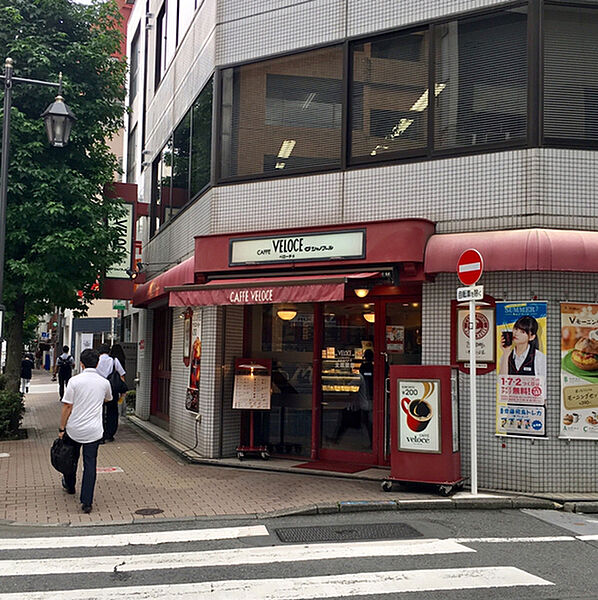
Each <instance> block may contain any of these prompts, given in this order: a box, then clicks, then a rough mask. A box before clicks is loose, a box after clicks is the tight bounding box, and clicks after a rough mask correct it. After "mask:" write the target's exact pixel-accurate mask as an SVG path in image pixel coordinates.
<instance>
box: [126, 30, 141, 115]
mask: <svg viewBox="0 0 598 600" xmlns="http://www.w3.org/2000/svg"><path fill="white" fill-rule="evenodd" d="M139 51H140V49H139V29H137V31H136V32H135V35H134V36H133V41H132V42H131V57H130V61H131V64H130V67H129V69H130V72H129V106H131V105H132V104H133V102H134V100H135V97H136V96H137V88H138V87H139V64H140V62H141V61H140V56H139Z"/></svg>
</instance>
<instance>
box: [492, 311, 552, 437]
mask: <svg viewBox="0 0 598 600" xmlns="http://www.w3.org/2000/svg"><path fill="white" fill-rule="evenodd" d="M546 312H547V304H546V302H497V303H496V365H497V368H496V371H497V384H496V401H497V407H496V433H497V434H498V435H523V436H534V437H538V436H543V435H546V433H545V421H546V415H545V403H546Z"/></svg>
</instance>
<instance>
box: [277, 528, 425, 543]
mask: <svg viewBox="0 0 598 600" xmlns="http://www.w3.org/2000/svg"><path fill="white" fill-rule="evenodd" d="M274 531H275V532H276V535H277V536H278V538H279V539H280V541H281V542H291V543H295V544H296V543H302V542H346V541H353V540H392V539H411V538H418V537H423V534H422V533H420V532H419V531H417V529H414V528H413V527H411V526H410V525H405V524H404V523H371V524H367V523H363V524H359V525H326V526H322V527H284V528H281V529H275V530H274Z"/></svg>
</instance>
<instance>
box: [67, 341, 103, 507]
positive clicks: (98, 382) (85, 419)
mask: <svg viewBox="0 0 598 600" xmlns="http://www.w3.org/2000/svg"><path fill="white" fill-rule="evenodd" d="M98 360H99V355H98V352H97V350H92V349H90V348H88V349H87V350H83V352H81V366H82V367H83V371H82V372H81V373H79V375H75V376H74V377H73V378H71V380H70V381H69V383H68V385H67V387H66V391H65V393H64V397H63V398H62V414H61V417H60V428H59V429H58V436H59V437H61V438H63V439H64V440H65V442H66V443H67V444H71V445H72V446H74V447H75V454H76V457H77V460H76V462H77V463H78V462H79V453H80V451H81V448H83V480H82V482H81V496H80V499H81V509H82V510H83V512H84V513H90V512H91V507H92V505H93V491H94V487H95V484H96V465H97V459H98V447H99V444H100V440H101V439H102V436H103V433H104V427H103V425H102V408H103V406H104V403H105V402H108V401H110V400H112V390H111V389H110V384H109V383H108V380H107V379H104V377H102V376H101V375H98V373H97V372H96V367H97V365H98ZM76 480H77V471H76V469H75V471H74V472H73V474H72V475H65V476H64V477H63V478H62V487H63V488H64V489H65V490H66V491H67V492H68V493H69V494H74V493H75V483H76Z"/></svg>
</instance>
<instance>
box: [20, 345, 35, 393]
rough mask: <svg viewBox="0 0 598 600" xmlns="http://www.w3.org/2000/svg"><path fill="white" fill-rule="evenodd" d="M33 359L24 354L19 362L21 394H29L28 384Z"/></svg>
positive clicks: (29, 355)
mask: <svg viewBox="0 0 598 600" xmlns="http://www.w3.org/2000/svg"><path fill="white" fill-rule="evenodd" d="M33 366H34V365H33V357H32V356H31V354H25V355H24V356H23V360H22V361H21V394H28V393H29V382H30V381H31V373H32V370H33Z"/></svg>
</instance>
